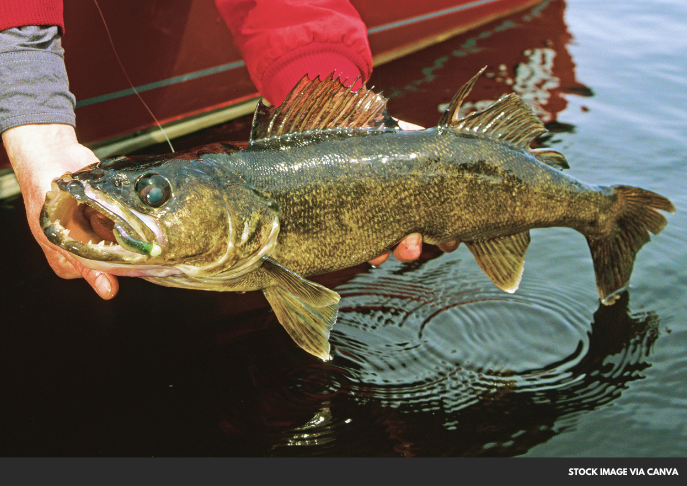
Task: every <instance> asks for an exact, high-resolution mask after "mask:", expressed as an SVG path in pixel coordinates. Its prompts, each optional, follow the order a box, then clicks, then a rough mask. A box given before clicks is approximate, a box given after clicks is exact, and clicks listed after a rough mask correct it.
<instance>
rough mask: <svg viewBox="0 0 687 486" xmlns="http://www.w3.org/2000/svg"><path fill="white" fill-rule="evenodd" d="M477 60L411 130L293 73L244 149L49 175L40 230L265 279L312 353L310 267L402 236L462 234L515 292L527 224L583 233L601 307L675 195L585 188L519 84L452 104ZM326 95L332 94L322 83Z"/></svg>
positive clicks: (325, 266) (207, 282)
mask: <svg viewBox="0 0 687 486" xmlns="http://www.w3.org/2000/svg"><path fill="white" fill-rule="evenodd" d="M480 74H481V71H480V73H478V74H477V75H476V76H474V77H473V78H472V79H471V80H470V81H469V82H468V83H466V84H465V85H464V86H463V87H462V88H461V89H460V90H459V91H458V93H457V94H456V96H455V97H454V99H453V100H452V102H451V103H450V104H449V108H448V110H447V111H446V112H445V113H444V114H443V115H442V116H441V119H440V120H439V123H438V125H437V126H436V127H434V128H429V129H426V130H422V131H404V130H400V129H399V128H398V125H397V124H396V122H395V121H394V120H393V119H392V118H391V117H390V116H389V115H388V113H387V111H386V100H385V99H384V98H383V97H382V96H381V95H378V94H376V93H374V92H372V91H370V90H368V89H367V88H365V87H363V88H361V89H360V90H358V91H356V92H350V91H349V90H348V89H347V88H346V87H345V86H343V85H342V84H341V83H340V82H339V81H338V80H334V79H333V77H332V76H330V77H328V78H327V79H325V80H324V81H322V80H320V79H319V78H317V79H315V80H312V81H311V80H309V79H308V78H307V76H306V77H304V78H303V79H302V80H301V81H300V82H299V83H298V84H297V85H296V86H295V87H294V89H293V90H292V91H291V93H290V94H289V95H288V96H287V98H286V100H285V101H284V103H283V104H282V105H281V106H279V107H267V106H265V105H264V104H262V103H259V104H258V106H257V108H256V112H255V116H254V121H253V128H252V131H251V137H250V140H249V142H248V144H247V145H241V144H230V143H216V144H209V145H206V146H203V147H198V148H196V149H192V150H188V151H185V152H177V153H173V154H165V155H161V156H139V157H115V158H111V159H107V160H104V161H102V162H99V163H97V164H94V165H91V166H88V167H86V168H84V169H82V170H80V171H77V172H75V173H67V174H64V175H63V176H62V177H60V178H58V179H56V180H55V181H53V186H52V189H51V191H50V192H48V194H47V195H46V202H45V205H44V207H43V211H42V213H41V225H42V227H43V230H44V232H45V234H46V236H47V237H48V239H49V240H50V241H51V242H52V243H53V244H55V245H57V246H59V247H61V248H63V249H65V250H66V251H68V252H70V253H71V254H72V255H74V257H75V258H77V259H78V260H80V261H81V262H82V263H83V264H84V265H85V266H87V267H90V268H93V269H96V270H102V271H107V272H111V273H113V274H116V275H125V276H138V277H143V278H145V279H147V280H150V281H151V282H154V283H157V284H160V285H166V286H172V287H183V288H194V289H204V290H217V291H249V290H258V289H259V290H262V291H263V293H264V294H265V297H266V298H267V300H268V302H269V303H270V305H271V306H272V309H273V310H274V312H275V314H276V316H277V319H278V320H279V322H280V323H281V324H282V325H283V326H284V328H285V330H286V331H287V332H288V333H289V335H290V336H291V337H292V338H293V340H294V341H295V342H296V343H297V344H298V345H299V346H300V347H302V348H303V349H304V350H305V351H307V352H309V353H311V354H313V355H314V356H317V357H319V358H321V359H324V360H326V359H329V351H330V346H329V342H328V338H329V332H330V330H331V328H332V326H333V325H334V323H335V322H336V318H337V312H338V303H339V300H340V297H339V295H338V294H337V293H336V292H334V291H333V290H331V289H327V288H326V287H323V286H322V285H319V284H317V283H314V282H311V281H309V280H307V279H305V278H304V277H307V276H309V275H314V274H319V273H324V272H329V271H333V270H339V269H342V268H347V267H350V266H353V265H356V264H359V263H361V262H365V261H368V260H370V259H372V258H374V257H376V256H377V255H379V254H381V253H382V252H384V251H386V250H388V249H390V248H391V247H392V246H393V245H394V244H396V243H397V242H398V241H399V240H400V239H402V238H403V237H404V236H406V235H407V234H409V233H415V232H419V233H422V235H423V238H424V241H425V242H427V243H445V242H449V241H459V242H462V243H464V244H465V245H466V246H467V247H468V249H469V250H470V252H471V253H472V254H473V256H474V257H475V260H476V262H477V264H478V265H479V266H480V268H482V270H483V271H484V272H485V274H486V275H487V276H488V277H489V278H490V279H491V280H492V281H493V282H494V283H495V284H496V285H497V286H499V287H500V288H501V289H503V290H505V291H507V292H514V291H515V290H516V289H517V288H518V286H519V283H520V279H521V277H522V273H523V267H524V259H525V253H526V251H527V246H528V244H529V242H530V234H529V230H530V229H532V228H546V227H553V226H562V227H570V228H573V229H575V230H577V231H579V232H580V233H581V234H582V235H583V236H584V237H585V238H586V240H587V244H588V246H589V248H590V251H591V254H592V263H593V266H594V272H595V276H596V281H597V290H598V292H599V297H600V299H601V302H602V303H604V304H607V305H611V304H612V303H613V302H614V301H615V300H616V298H617V296H618V293H619V292H621V291H622V290H623V289H625V288H626V287H627V285H628V284H629V279H630V275H631V273H632V268H633V265H634V261H635V257H636V254H637V252H638V251H639V249H640V248H641V247H642V246H643V245H644V244H645V243H646V242H648V241H649V239H650V233H653V234H658V233H660V232H661V230H662V229H663V227H664V226H665V225H666V223H667V221H666V219H665V217H664V216H663V215H662V214H661V213H659V211H667V212H670V213H672V212H674V210H675V208H674V206H673V205H672V203H671V202H670V201H669V200H668V199H666V198H664V197H662V196H660V195H658V194H655V193H653V192H650V191H646V190H644V189H640V188H635V187H628V186H612V187H602V186H595V185H590V184H586V183H583V182H581V181H579V180H577V179H575V178H573V177H571V176H568V175H566V174H564V173H563V172H562V169H564V168H567V162H566V160H565V157H564V156H563V155H561V154H560V153H558V152H556V151H553V150H549V149H531V148H530V144H531V142H532V140H534V139H535V138H536V137H538V136H539V135H541V134H543V133H544V132H545V131H546V130H545V129H544V126H543V124H542V123H541V121H540V120H539V119H537V117H536V116H535V115H534V113H533V112H532V111H531V110H530V109H529V108H528V107H527V106H526V105H525V104H524V103H523V102H522V100H520V99H519V98H518V97H517V96H516V95H514V94H511V95H508V96H506V97H504V98H502V99H501V100H499V101H497V102H495V103H494V104H493V105H491V106H490V107H488V108H487V109H485V110H483V111H480V112H477V113H473V114H471V115H468V116H464V117H461V116H460V115H459V108H460V106H461V103H462V101H463V100H464V99H465V97H466V96H467V95H468V93H469V92H470V89H471V88H472V86H473V85H474V83H475V82H476V80H477V78H478V76H479V75H480ZM323 93H326V96H324V95H323Z"/></svg>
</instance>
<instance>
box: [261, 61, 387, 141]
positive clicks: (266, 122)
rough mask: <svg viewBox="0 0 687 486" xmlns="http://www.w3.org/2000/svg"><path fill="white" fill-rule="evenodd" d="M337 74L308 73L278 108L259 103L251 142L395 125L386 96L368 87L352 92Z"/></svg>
mask: <svg viewBox="0 0 687 486" xmlns="http://www.w3.org/2000/svg"><path fill="white" fill-rule="evenodd" d="M356 82H357V79H356V80H355V81H354V82H353V83H352V84H351V85H349V86H345V85H344V83H343V82H341V81H340V80H339V79H338V78H337V79H334V76H333V73H332V74H330V75H329V76H327V78H326V79H325V80H324V81H322V80H320V78H319V76H318V77H317V78H315V79H313V80H310V79H309V78H308V76H307V75H305V76H303V77H302V78H301V80H300V81H299V82H298V84H296V86H294V88H293V89H292V90H291V92H290V93H289V94H288V95H287V96H286V99H285V100H284V102H283V103H282V104H281V105H279V106H277V107H268V106H267V105H265V104H264V103H263V102H262V101H260V103H258V106H257V107H256V109H255V116H254V118H253V128H252V131H251V135H250V143H254V142H256V141H258V140H263V139H266V138H270V137H279V136H282V135H286V134H289V133H299V132H305V131H312V130H325V129H332V128H366V129H381V128H395V127H396V126H397V125H396V122H395V121H394V120H393V118H391V117H390V116H389V114H388V113H387V111H386V101H387V100H386V98H384V97H383V96H382V95H381V94H377V93H375V92H374V91H372V90H369V89H367V88H366V87H365V86H363V87H361V88H360V89H359V90H358V91H351V90H350V87H351V86H353V84H355V83H356Z"/></svg>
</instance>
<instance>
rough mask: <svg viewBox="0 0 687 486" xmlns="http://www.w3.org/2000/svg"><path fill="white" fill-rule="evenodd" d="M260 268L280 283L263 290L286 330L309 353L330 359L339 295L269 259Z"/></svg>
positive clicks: (323, 358)
mask: <svg viewBox="0 0 687 486" xmlns="http://www.w3.org/2000/svg"><path fill="white" fill-rule="evenodd" d="M260 269H261V270H262V271H264V272H267V273H269V275H270V276H271V277H272V278H273V279H274V280H276V281H277V282H278V284H277V285H273V286H271V287H267V288H266V289H263V293H264V294H265V297H266V298H267V301H268V302H269V303H270V305H271V306H272V309H273V310H274V313H275V314H276V315H277V319H279V322H280V323H281V325H282V326H284V329H286V332H288V333H289V335H290V336H291V338H292V339H293V340H294V341H295V342H296V344H298V345H299V346H300V347H301V348H303V349H304V350H305V351H307V352H308V353H310V354H312V355H314V356H317V357H318V358H321V359H322V360H324V361H327V360H329V359H330V356H329V349H330V346H329V332H330V331H331V329H332V326H334V323H335V322H336V316H337V314H338V312H339V300H340V299H341V297H339V294H337V293H336V292H334V291H333V290H330V289H328V288H326V287H323V286H322V285H320V284H317V283H315V282H311V281H309V280H306V279H304V278H302V277H301V276H299V275H297V274H295V273H293V272H292V271H291V270H289V269H287V268H284V267H283V266H281V265H280V264H279V263H277V262H275V261H274V260H271V259H269V258H267V259H265V262H264V263H263V264H262V266H261V267H260Z"/></svg>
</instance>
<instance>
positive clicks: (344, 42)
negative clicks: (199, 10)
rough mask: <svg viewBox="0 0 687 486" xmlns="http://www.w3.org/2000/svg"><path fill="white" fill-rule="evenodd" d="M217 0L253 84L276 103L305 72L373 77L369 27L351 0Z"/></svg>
mask: <svg viewBox="0 0 687 486" xmlns="http://www.w3.org/2000/svg"><path fill="white" fill-rule="evenodd" d="M215 4H216V5H217V9H218V10H219V12H220V14H221V15H222V17H223V18H224V20H225V21H226V23H227V25H228V26H229V29H230V30H231V31H232V33H233V35H234V39H235V41H236V44H237V46H238V47H239V49H240V50H241V53H242V55H243V59H244V61H245V62H246V66H247V68H248V72H249V73H250V76H251V79H252V80H253V83H254V84H255V86H256V87H257V88H258V90H259V91H260V93H261V94H262V95H263V97H265V98H266V99H267V100H268V101H269V102H270V103H272V104H274V105H278V104H280V103H281V102H282V101H283V99H284V97H285V96H286V95H287V94H288V93H289V91H290V90H291V88H292V87H293V86H294V85H295V84H296V82H297V81H298V80H299V79H300V78H302V77H303V75H304V74H306V73H307V74H308V75H309V76H310V77H311V78H315V77H316V76H317V75H322V77H324V76H327V75H328V74H330V73H331V72H336V73H337V74H338V75H339V76H340V78H341V79H346V78H348V82H349V83H352V82H353V80H355V79H356V78H357V77H359V76H360V77H362V80H363V82H364V81H367V80H368V79H369V77H370V74H371V72H372V54H371V52H370V45H369V42H368V40H367V28H366V26H365V24H364V22H363V21H362V19H361V18H360V15H359V14H358V12H357V11H356V10H355V8H354V7H353V6H352V5H351V4H350V2H348V1H347V0H308V1H305V0H300V1H299V0H215ZM360 84H361V83H358V86H359V85H360ZM358 86H355V87H356V88H357V87H358Z"/></svg>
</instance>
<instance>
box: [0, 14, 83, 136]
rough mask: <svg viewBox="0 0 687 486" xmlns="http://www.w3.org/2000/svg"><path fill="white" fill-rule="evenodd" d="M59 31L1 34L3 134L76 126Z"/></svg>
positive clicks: (28, 29)
mask: <svg viewBox="0 0 687 486" xmlns="http://www.w3.org/2000/svg"><path fill="white" fill-rule="evenodd" d="M75 102H76V101H75V98H74V95H73V94H71V93H70V92H69V81H68V79H67V70H66V68H65V65H64V58H63V50H62V46H61V43H60V36H59V32H58V29H57V27H51V26H48V27H38V26H27V27H17V28H14V29H7V30H3V31H0V133H1V132H4V131H5V130H7V129H9V128H12V127H16V126H18V125H29V124H36V123H64V124H67V125H72V126H74V125H75V116H74V107H75Z"/></svg>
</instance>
